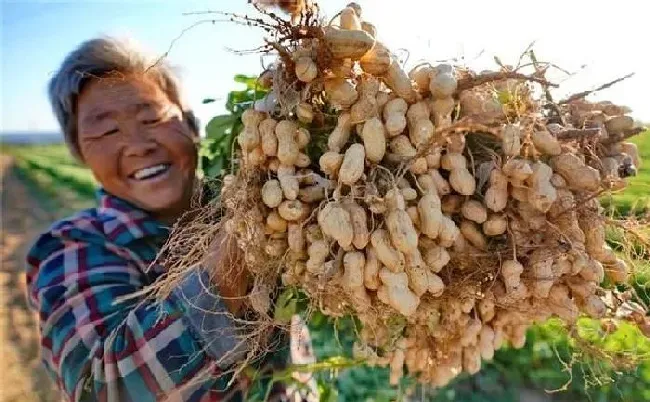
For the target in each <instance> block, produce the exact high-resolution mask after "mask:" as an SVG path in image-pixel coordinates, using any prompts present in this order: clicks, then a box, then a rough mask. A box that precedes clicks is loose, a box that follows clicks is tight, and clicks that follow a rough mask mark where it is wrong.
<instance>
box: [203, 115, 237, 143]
mask: <svg viewBox="0 0 650 402" xmlns="http://www.w3.org/2000/svg"><path fill="white" fill-rule="evenodd" d="M235 121H237V116H235V115H232V114H222V115H220V116H216V117H213V118H212V120H210V122H209V123H208V125H207V126H206V127H205V132H206V136H207V137H208V138H213V139H221V138H223V137H225V136H226V134H227V133H226V131H227V130H228V129H230V128H232V125H233V124H234V123H235Z"/></svg>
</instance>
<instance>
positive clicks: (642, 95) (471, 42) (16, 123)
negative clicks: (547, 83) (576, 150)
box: [0, 0, 650, 131]
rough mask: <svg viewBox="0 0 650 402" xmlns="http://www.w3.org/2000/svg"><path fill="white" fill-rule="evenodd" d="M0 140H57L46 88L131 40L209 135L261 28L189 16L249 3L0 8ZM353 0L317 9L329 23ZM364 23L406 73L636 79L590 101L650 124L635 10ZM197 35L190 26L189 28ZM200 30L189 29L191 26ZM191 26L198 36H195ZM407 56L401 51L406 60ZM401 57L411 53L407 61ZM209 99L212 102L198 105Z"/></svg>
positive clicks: (505, 9)
mask: <svg viewBox="0 0 650 402" xmlns="http://www.w3.org/2000/svg"><path fill="white" fill-rule="evenodd" d="M0 1H1V2H2V3H1V4H2V8H1V10H0V14H1V17H2V19H1V21H2V24H1V25H2V31H1V34H0V35H1V38H0V39H1V43H2V48H1V53H0V59H1V69H2V71H1V73H2V74H1V81H0V109H2V114H1V120H0V131H57V130H58V127H57V124H56V121H55V119H54V117H53V116H52V113H51V109H50V106H49V103H48V101H47V97H46V86H47V81H48V79H49V78H50V77H51V76H52V74H53V73H54V72H55V71H56V70H57V68H58V66H59V64H60V63H61V61H62V60H63V58H64V57H65V56H66V54H67V53H68V52H70V51H71V50H73V49H74V48H75V47H76V46H77V45H78V44H79V43H80V42H82V41H84V40H87V39H89V38H92V37H95V36H98V35H103V34H108V35H116V36H128V37H131V38H134V39H135V40H137V41H138V42H140V43H141V44H142V45H143V46H144V47H145V48H147V49H149V50H150V51H152V52H154V53H155V54H159V55H163V54H164V53H165V52H167V51H169V53H168V56H167V57H168V59H169V61H170V62H171V63H172V64H173V65H174V66H176V67H177V68H178V69H179V72H180V77H181V80H182V83H183V92H184V94H185V97H186V98H187V100H188V102H189V103H190V105H192V107H193V108H194V109H195V111H196V113H197V115H198V117H199V118H200V119H201V122H202V123H203V124H206V123H207V122H208V121H209V119H210V118H211V117H212V116H214V115H216V114H219V113H221V112H223V110H224V109H223V104H224V102H225V99H224V96H225V95H226V94H227V92H228V91H229V90H231V89H234V88H237V84H235V83H234V82H233V80H232V78H233V76H234V75H235V74H237V73H245V74H258V73H260V72H261V71H262V67H261V66H262V64H263V61H264V62H266V63H268V62H269V61H270V59H269V58H268V57H267V58H265V60H262V59H261V58H260V56H259V55H247V56H240V55H236V54H234V53H233V52H231V51H229V50H228V49H227V48H232V49H250V48H254V47H256V46H258V45H260V44H262V43H263V38H264V33H263V32H262V31H261V30H260V29H256V28H253V27H246V26H240V25H236V24H233V23H229V22H215V23H211V22H209V23H201V24H198V25H195V24H196V23H197V22H199V21H202V20H212V19H215V18H216V19H223V17H220V16H218V15H196V14H194V15H187V14H186V13H191V12H198V11H208V10H220V11H230V12H236V13H240V14H245V13H248V14H250V15H254V14H255V11H254V10H253V9H252V7H250V6H249V5H247V4H246V3H247V0H157V1H154V0H104V1H97V0H83V1H81V0H78V1H54V0H49V1H48V0H0ZM348 1H349V0H321V1H320V2H319V4H320V6H321V9H322V10H323V14H324V15H325V16H332V15H334V14H335V13H336V12H337V11H338V10H340V9H341V8H342V7H344V6H345V5H346V4H347V3H348ZM357 2H358V3H359V4H360V5H361V6H362V7H363V9H364V15H363V16H364V19H367V20H368V21H370V22H372V23H373V24H375V26H376V27H377V29H378V35H379V39H380V40H381V41H383V42H384V43H386V44H387V45H388V46H389V48H391V49H392V50H394V51H396V52H398V54H401V55H403V56H404V57H406V56H408V60H407V64H406V67H407V69H408V67H410V66H413V65H415V64H417V63H419V62H421V61H425V60H426V61H438V60H445V59H452V58H462V60H463V61H464V62H465V63H466V64H467V65H468V66H470V67H473V68H475V69H476V70H481V69H483V68H494V67H495V63H494V56H498V57H499V58H500V59H501V60H502V61H503V62H504V63H506V64H517V61H518V59H519V56H520V54H521V53H522V52H523V51H524V50H525V49H526V48H527V47H528V45H529V44H530V43H531V42H533V41H534V42H535V44H534V50H535V53H536V54H537V57H538V59H540V60H544V61H551V62H553V63H555V64H557V65H558V66H560V67H562V68H563V69H564V70H566V71H568V72H573V73H575V74H573V75H571V76H567V75H566V74H565V73H562V72H560V70H554V71H553V74H552V75H551V76H550V77H551V78H552V79H554V80H555V81H556V82H561V83H562V85H561V88H560V89H559V90H557V92H556V94H557V95H556V98H561V97H562V96H564V95H567V94H571V93H574V92H578V91H582V90H585V89H590V88H593V87H595V86H597V85H600V84H602V83H605V82H608V81H610V80H613V79H615V78H618V77H620V76H623V75H625V74H627V73H630V72H636V75H635V76H634V77H633V78H631V79H629V80H627V81H625V82H624V83H621V84H619V85H618V86H615V87H613V88H611V89H609V90H606V91H602V92H601V93H599V94H598V95H596V96H595V97H593V98H590V99H594V100H598V99H608V100H612V101H614V102H617V103H622V104H626V105H628V106H630V107H631V108H632V109H633V113H632V115H633V116H634V117H635V118H638V119H640V120H643V121H650V102H649V101H648V100H647V92H648V90H650V67H649V66H650V63H649V61H650V60H648V58H649V57H650V56H649V55H650V52H648V51H647V43H646V42H644V41H643V39H646V40H647V38H650V28H649V25H650V24H649V22H650V21H649V20H648V14H647V13H646V12H645V10H642V8H643V7H645V6H642V5H641V4H642V3H644V2H641V1H634V0H618V1H616V2H615V3H607V5H604V4H603V5H600V4H598V2H594V1H584V0H561V1H560V0H546V1H544V2H541V3H540V2H538V1H531V0H518V1H516V0H512V1H511V0H492V1H484V0H463V1H462V2H459V1H445V2H443V1H433V0H400V1H399V2H393V1H386V0H358V1H357ZM193 25H194V26H193ZM192 26H193V27H192ZM190 27H192V28H190ZM400 49H401V50H400ZM405 49H408V51H406V50H405ZM205 98H216V99H217V102H215V103H213V104H208V105H203V104H201V101H202V100H203V99H205Z"/></svg>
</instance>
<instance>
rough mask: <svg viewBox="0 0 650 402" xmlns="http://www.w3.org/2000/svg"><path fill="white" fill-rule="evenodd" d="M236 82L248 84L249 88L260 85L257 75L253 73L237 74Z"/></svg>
mask: <svg viewBox="0 0 650 402" xmlns="http://www.w3.org/2000/svg"><path fill="white" fill-rule="evenodd" d="M235 82H239V83H241V84H244V85H246V88H247V89H255V87H256V86H257V87H259V85H258V84H257V77H255V76H252V75H244V74H237V75H235Z"/></svg>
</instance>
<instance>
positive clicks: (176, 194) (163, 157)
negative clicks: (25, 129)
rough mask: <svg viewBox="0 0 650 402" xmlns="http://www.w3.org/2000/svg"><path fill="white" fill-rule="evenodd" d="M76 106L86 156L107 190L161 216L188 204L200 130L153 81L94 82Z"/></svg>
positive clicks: (175, 213) (170, 216)
mask: <svg viewBox="0 0 650 402" xmlns="http://www.w3.org/2000/svg"><path fill="white" fill-rule="evenodd" d="M77 107H78V122H77V123H78V131H79V148H80V152H81V156H82V157H83V159H84V161H85V162H86V164H87V165H88V166H89V167H90V169H91V170H92V172H93V174H94V176H95V178H96V179H97V180H98V181H99V183H100V184H101V185H102V186H103V188H104V189H105V190H106V191H108V192H109V193H111V194H113V195H115V196H118V197H120V198H122V199H124V200H127V201H129V202H131V203H133V204H134V205H136V206H138V207H140V208H142V209H144V210H147V211H149V212H151V213H152V214H153V215H154V216H156V217H158V218H159V219H162V220H170V219H174V218H175V217H177V216H178V215H179V214H180V213H181V212H182V211H183V210H184V209H185V208H187V206H188V205H189V200H190V197H191V193H192V185H193V182H194V175H195V169H196V166H197V151H196V147H195V145H194V137H195V136H196V134H195V133H194V132H192V130H191V129H190V128H189V126H188V124H187V123H186V122H185V121H183V114H182V112H181V110H180V108H179V106H178V105H176V104H175V103H173V102H172V101H171V100H170V99H169V98H168V97H167V95H166V94H165V93H164V92H163V91H162V90H161V89H160V87H159V86H158V85H157V84H156V83H155V82H154V81H153V80H151V79H147V78H146V77H145V78H128V77H127V78H123V79H119V80H117V79H113V78H109V79H96V80H93V81H92V82H90V83H89V84H87V86H86V88H84V90H83V91H82V92H81V94H80V96H79V99H78V103H77Z"/></svg>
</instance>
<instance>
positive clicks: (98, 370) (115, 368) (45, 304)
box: [28, 235, 244, 401]
mask: <svg viewBox="0 0 650 402" xmlns="http://www.w3.org/2000/svg"><path fill="white" fill-rule="evenodd" d="M28 262H29V265H30V271H29V272H28V289H29V296H30V300H31V302H32V304H33V305H34V307H35V308H36V309H37V310H38V312H39V313H40V328H41V344H42V347H43V352H42V353H43V359H44V360H45V363H46V366H47V367H48V369H49V370H51V371H52V372H53V374H54V375H55V376H56V378H57V379H58V382H59V384H60V387H61V389H62V390H63V391H64V392H65V394H66V395H67V397H68V398H69V399H71V400H100V401H104V400H110V401H113V400H116V401H128V400H138V401H148V400H156V399H158V398H159V397H161V396H163V395H178V396H180V398H179V399H182V400H186V399H192V398H193V397H196V396H199V395H201V396H203V397H205V396H206V395H210V396H214V397H215V399H217V400H218V399H219V395H218V392H217V391H216V390H219V389H223V386H224V384H225V383H226V382H225V381H224V382H222V383H217V381H216V380H214V378H215V374H218V372H219V371H220V370H222V369H224V368H226V367H227V366H228V365H229V364H231V363H232V362H233V361H232V359H229V360H227V361H226V360H224V356H225V355H226V354H227V353H228V354H229V355H230V356H231V357H234V358H235V359H236V358H237V356H238V355H237V353H234V354H233V353H232V352H233V351H235V350H237V349H242V347H243V345H244V342H243V341H242V340H241V339H240V338H239V337H238V336H237V334H236V330H235V326H234V323H233V320H232V319H231V318H229V316H228V315H227V314H214V312H218V311H221V312H225V311H226V309H225V306H224V304H223V302H222V300H220V299H219V297H218V296H215V293H216V292H206V291H205V290H206V288H207V287H209V286H210V285H209V283H210V282H209V279H208V275H206V274H201V273H196V274H192V275H190V276H188V277H186V278H185V279H184V281H183V282H182V283H181V285H180V286H178V287H177V288H176V289H175V290H174V292H173V293H172V295H171V296H170V297H169V298H168V299H166V300H164V301H163V302H162V303H160V304H157V303H154V302H153V301H150V300H148V299H143V298H142V297H140V298H135V299H127V300H126V301H120V302H118V298H120V297H122V296H128V295H131V294H133V293H134V292H137V291H140V290H142V289H143V288H144V287H145V285H146V284H145V283H144V278H143V274H142V272H141V271H140V270H138V269H137V268H136V267H135V266H133V265H132V264H130V263H129V262H128V261H126V260H125V259H123V258H122V257H120V256H118V255H117V254H116V253H114V252H113V251H111V250H109V249H108V248H107V246H104V245H99V244H92V243H83V242H78V241H70V240H62V239H60V238H57V237H54V236H52V235H44V236H43V237H41V239H40V240H39V241H38V242H37V244H36V245H35V246H34V247H33V248H32V251H31V253H30V255H29V257H28ZM204 370H209V371H210V373H209V374H211V375H210V376H207V375H206V379H207V378H212V379H213V380H211V381H198V380H200V379H201V378H200V377H199V375H200V373H201V372H202V371H204ZM204 374H205V373H204Z"/></svg>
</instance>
